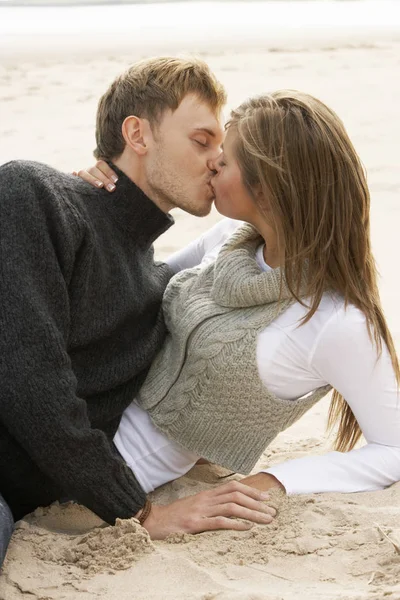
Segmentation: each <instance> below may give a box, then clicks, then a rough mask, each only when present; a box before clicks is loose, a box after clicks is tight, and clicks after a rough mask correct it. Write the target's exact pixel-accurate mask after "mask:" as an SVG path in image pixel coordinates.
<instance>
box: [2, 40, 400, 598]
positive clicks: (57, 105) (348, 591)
mask: <svg viewBox="0 0 400 600" xmlns="http://www.w3.org/2000/svg"><path fill="white" fill-rule="evenodd" d="M325 38H326V39H325V41H323V42H321V41H320V42H319V43H318V44H313V45H312V46H311V45H309V44H308V43H307V40H306V39H305V40H304V41H303V43H302V44H301V45H300V46H299V45H297V47H293V46H292V45H291V44H290V43H288V42H285V43H282V44H277V45H275V46H274V47H271V46H270V47H268V45H267V44H266V45H264V46H262V47H260V48H259V49H254V48H247V47H245V46H243V47H235V43H234V41H232V43H231V44H230V46H227V47H226V48H225V49H223V50H221V51H218V52H214V53H210V52H209V51H207V50H206V48H202V56H203V57H205V58H206V60H208V62H209V63H210V65H211V66H212V68H213V69H214V70H215V71H216V73H217V75H218V76H219V77H220V79H221V80H222V81H223V83H224V84H225V85H226V87H227V90H228V93H229V106H230V107H233V106H235V105H237V104H238V103H239V102H240V101H241V100H243V99H244V98H245V97H246V96H248V95H253V94H258V93H261V92H263V91H268V90H272V89H277V88H282V87H289V88H297V89H301V90H304V91H308V92H311V93H313V94H315V95H317V96H319V97H320V98H321V99H323V100H324V101H326V102H327V103H328V104H329V105H331V106H332V107H333V108H334V109H336V111H337V112H338V113H339V114H340V115H341V117H342V118H343V120H344V121H345V124H346V125H347V127H348V130H349V132H350V134H351V136H352V138H353V140H354V142H355V145H356V147H357V148H358V150H359V153H360V155H361V157H362V159H363V161H364V163H365V165H366V168H367V170H368V174H369V182H370V187H371V192H372V233H373V245H374V249H375V252H376V256H377V259H378V263H379V267H380V271H381V275H382V278H381V291H382V299H383V303H384V307H385V309H386V314H387V318H388V321H389V324H390V327H391V329H392V331H393V333H394V336H395V339H396V341H397V343H399V341H400V313H399V311H398V310H397V306H398V302H399V299H400V288H399V286H398V282H397V258H398V252H397V251H396V245H397V243H398V231H397V228H398V224H399V222H400V221H399V211H400V209H399V203H398V198H399V192H400V169H399V166H400V164H399V163H400V160H399V156H400V151H399V150H400V148H399V139H400V119H399V115H398V106H399V103H398V98H399V96H400V77H399V73H400V33H399V36H398V41H396V40H395V39H393V36H391V37H390V39H389V38H385V37H384V36H382V35H379V36H375V37H374V36H372V35H371V37H370V38H369V40H368V42H363V43H358V42H357V43H355V42H354V40H353V38H352V37H351V36H350V35H349V37H348V39H347V40H342V41H341V42H338V41H337V37H336V38H335V40H336V41H334V42H332V40H330V37H329V32H327V33H326V36H325ZM135 48H136V46H135ZM75 50H76V48H75ZM165 50H166V51H168V50H169V49H168V48H166V49H165ZM157 51H159V50H157ZM24 53H25V54H24V56H25V58H24V59H21V56H20V55H19V56H18V57H17V56H15V59H13V57H12V55H11V54H9V55H8V56H7V60H3V61H2V63H1V66H0V139H1V146H0V163H1V162H5V161H6V160H9V159H12V158H31V159H36V160H40V161H44V162H48V163H50V164H52V165H54V166H56V167H58V168H61V169H64V170H67V171H69V170H72V169H75V168H80V167H83V166H86V165H89V164H91V160H92V159H91V149H92V148H93V146H94V144H93V126H94V115H95V109H96V101H97V99H98V97H99V96H100V95H101V93H102V92H103V91H104V89H105V88H106V86H107V85H108V83H109V82H110V81H111V80H112V78H113V77H114V76H115V74H116V73H118V72H119V71H120V70H122V69H123V68H124V67H125V66H127V65H128V64H129V63H131V62H133V61H134V60H136V59H137V58H139V57H141V56H145V55H149V54H153V53H154V52H153V50H152V49H151V48H146V49H145V50H143V51H140V52H139V51H138V50H137V48H136V49H135V50H132V51H130V52H125V53H124V54H120V53H118V52H115V53H110V52H109V51H108V48H107V52H105V51H104V49H103V50H102V47H101V44H97V46H96V47H94V48H93V52H92V53H91V55H90V56H88V55H87V54H85V55H84V56H83V55H82V56H81V57H79V56H78V58H76V57H75V56H74V57H72V56H71V54H70V53H69V52H65V53H64V54H62V53H58V54H57V57H56V58H55V57H52V54H51V52H48V53H47V54H46V55H44V54H43V44H42V45H41V51H40V52H37V53H35V46H34V45H33V46H31V47H29V48H27V47H24ZM28 54H29V56H28ZM78 54H79V52H78ZM175 216H176V226H175V227H174V228H173V230H170V231H169V232H168V233H167V234H166V235H164V236H163V237H162V239H161V240H159V241H158V243H157V254H158V256H159V257H160V258H162V257H163V256H166V255H168V253H170V252H172V251H174V250H175V249H177V248H178V247H180V246H182V245H183V244H185V243H187V242H188V241H190V240H191V239H193V237H194V236H197V235H199V234H200V233H201V232H202V231H204V230H205V229H206V228H207V227H209V226H210V225H211V224H212V223H214V222H215V221H216V220H217V219H218V218H219V216H218V215H217V214H216V213H212V214H211V215H210V216H209V217H208V218H206V219H195V218H193V217H189V216H187V215H185V214H182V213H179V212H177V213H176V215H175ZM326 412H327V402H326V401H325V402H322V403H320V404H319V405H318V406H317V407H315V408H314V410H313V411H311V412H310V413H309V414H308V415H306V417H305V418H303V419H302V421H301V422H300V423H298V424H296V426H294V427H293V428H291V429H290V430H289V431H287V432H285V433H284V434H282V435H281V436H280V437H279V438H278V439H277V440H276V442H275V443H274V444H273V446H271V447H270V448H269V449H268V451H267V452H266V453H265V455H264V456H263V457H262V460H261V461H260V464H262V465H269V464H273V463H276V462H280V461H283V460H286V459H289V458H293V457H299V456H303V455H304V454H308V453H322V452H324V451H327V450H328V449H329V448H330V440H329V439H328V438H327V437H326V436H325V420H326ZM221 474H224V471H222V470H221V469H219V468H217V467H212V466H202V467H196V468H195V469H194V470H193V471H192V472H191V473H189V474H188V476H187V477H184V478H182V479H180V480H178V481H176V482H174V483H172V484H169V485H167V486H164V487H163V488H161V489H160V490H158V491H157V493H156V494H155V497H156V499H158V500H159V501H161V502H166V501H168V500H171V499H174V498H177V497H180V496H182V495H185V494H188V493H194V492H196V491H198V490H200V489H204V488H206V487H208V486H210V485H215V484H216V483H218V477H219V476H220V475H221ZM275 502H276V503H277V505H278V506H279V516H278V518H277V519H276V521H275V523H274V524H273V525H271V526H266V527H261V526H257V527H255V528H254V529H253V530H251V531H250V532H246V533H241V534H232V533H227V532H223V533H212V534H202V535H198V536H188V535H176V536H173V537H172V538H171V539H169V540H167V541H165V542H155V543H153V542H151V541H150V540H149V539H148V537H147V536H146V533H145V532H144V530H141V529H140V528H139V527H138V526H137V524H136V523H135V522H134V521H126V522H121V523H118V524H117V525H116V527H113V528H112V527H101V526H100V527H98V526H99V525H101V523H99V522H98V520H97V518H96V517H95V516H94V515H92V514H91V513H89V512H88V511H86V509H83V508H82V507H77V506H74V505H67V506H63V507H59V506H53V507H51V508H50V509H39V510H38V511H36V513H35V514H34V515H31V516H30V517H28V518H27V519H26V520H24V521H23V522H20V523H19V524H18V526H17V529H16V532H15V534H14V537H13V539H12V542H11V545H10V549H9V554H8V557H7V559H6V563H5V566H4V569H3V573H2V575H1V578H0V599H1V600H19V599H22V598H28V597H29V598H33V599H37V600H39V599H40V600H53V599H54V600H61V599H65V600H70V599H77V600H89V599H90V600H92V599H95V598H96V599H101V600H103V599H104V600H105V599H107V600H117V599H118V600H128V599H129V600H158V599H160V600H166V599H171V600H172V599H174V600H194V599H196V600H197V599H198V600H200V599H201V600H214V599H215V600H267V599H268V600H278V599H279V600H283V599H284V600H292V599H295V598H296V599H297V600H305V599H307V600H320V599H321V598H324V599H326V600H328V599H338V598H340V599H342V600H349V599H354V600H355V599H357V600H361V599H370V600H372V599H374V600H383V599H384V598H386V597H387V598H388V599H390V600H398V599H400V554H399V552H400V550H399V546H398V545H397V546H396V540H397V542H399V541H400V484H397V485H395V486H393V487H392V488H390V489H387V490H384V491H382V492H374V493H363V494H350V495H344V494H321V495H311V496H301V497H291V498H279V497H278V498H276V499H275Z"/></svg>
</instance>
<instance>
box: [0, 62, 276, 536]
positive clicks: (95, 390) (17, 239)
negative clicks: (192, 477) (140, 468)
mask: <svg viewBox="0 0 400 600" xmlns="http://www.w3.org/2000/svg"><path fill="white" fill-rule="evenodd" d="M224 102H225V92H224V90H223V88H222V86H221V84H219V83H218V81H217V80H216V79H215V77H214V76H213V75H212V74H211V73H210V71H209V69H208V67H207V65H206V64H205V63H203V62H200V61H185V60H181V59H173V58H164V59H152V60H147V61H143V62H141V63H138V64H136V65H134V66H133V67H132V68H131V69H129V70H128V71H127V72H126V73H124V74H122V75H121V76H120V77H118V78H117V79H116V80H115V81H114V82H113V84H112V85H111V86H110V88H109V90H108V91H107V92H106V93H105V95H104V96H103V97H102V98H101V100H100V103H99V107H98V114H97V125H96V141H97V148H96V151H95V155H96V156H98V157H99V156H102V157H105V158H108V159H109V161H110V164H112V166H113V169H114V170H116V172H117V174H118V177H119V183H118V187H117V190H116V191H115V193H114V197H113V202H110V201H109V198H107V197H106V196H107V192H106V191H105V190H104V189H92V188H90V187H89V186H87V185H86V184H85V183H83V182H82V181H80V180H79V179H78V178H74V177H72V176H68V175H65V174H62V173H60V172H58V171H56V170H55V169H52V168H50V167H48V166H45V165H40V164H38V163H33V162H12V163H9V164H6V165H3V166H2V167H0V198H1V202H0V286H1V297H2V301H1V308H0V330H1V336H0V388H1V402H0V481H1V492H2V494H3V496H4V498H5V500H6V501H7V502H8V504H9V506H10V508H11V510H12V513H13V516H14V519H19V518H21V517H22V516H23V515H25V514H26V513H28V512H30V511H31V510H33V509H34V508H36V507H37V506H39V505H46V504H49V503H51V502H53V501H54V500H57V499H63V498H73V499H74V500H76V501H78V502H80V503H82V504H84V505H85V506H87V507H88V508H90V509H91V510H93V511H94V512H95V513H97V514H98V515H99V516H100V517H102V518H103V519H104V520H105V521H107V522H108V523H114V522H115V519H116V518H117V517H119V518H129V517H132V516H137V517H138V518H139V520H140V521H141V522H144V520H146V523H145V526H146V528H147V529H148V530H149V532H150V534H151V535H152V536H153V537H154V538H157V537H158V538H159V537H165V535H167V534H168V533H171V532H172V531H189V532H196V531H203V530H205V529H213V528H220V527H224V528H226V527H228V528H235V529H245V528H248V525H245V524H244V523H241V522H239V521H232V520H230V519H229V520H228V519H226V517H229V516H232V515H234V516H239V517H240V516H243V517H247V518H250V519H251V518H252V517H257V516H259V512H258V511H260V512H261V513H264V512H265V511H264V510H263V507H262V505H261V503H260V502H258V501H259V500H260V499H261V497H262V496H261V494H260V493H259V492H258V491H256V490H252V489H251V488H248V487H247V486H243V485H241V484H237V483H233V484H227V486H222V487H221V488H219V490H218V492H207V493H203V494H198V495H197V496H194V497H192V498H187V499H184V500H180V501H178V502H175V503H172V504H171V505H168V506H164V507H153V510H152V511H151V513H150V515H149V509H150V505H149V503H148V501H146V495H145V493H144V492H143V490H142V489H141V487H140V485H139V483H138V482H137V480H136V478H135V476H134V474H133V472H132V471H131V470H130V469H129V468H128V467H127V465H126V464H125V463H124V461H123V460H122V459H121V457H120V456H119V455H118V453H117V451H116V449H115V447H114V446H113V443H112V440H113V436H114V434H115V432H116V429H117V427H118V424H119V421H120V418H121V414H122V412H123V411H124V409H125V408H126V407H127V406H128V404H129V403H130V402H131V400H132V398H133V397H134V396H135V394H136V392H137V391H138V390H139V388H140V385H141V384H142V382H143V381H144V378H145V376H146V373H147V371H148V368H149V366H150V364H151V361H152V359H153V357H154V355H155V354H156V352H157V350H158V349H159V347H160V345H161V344H162V342H163V339H164V335H165V330H164V323H163V320H162V315H161V310H160V308H161V299H162V294H163V291H164V289H165V286H166V285H167V282H168V280H169V278H170V276H171V273H170V271H169V269H168V267H167V266H166V265H163V264H161V263H154V261H153V249H152V243H153V242H154V240H155V239H156V238H157V237H158V236H159V235H160V234H162V233H163V232H164V231H165V230H166V229H168V228H169V227H170V226H171V224H172V223H173V220H172V218H171V217H170V216H169V215H168V211H169V210H170V209H171V208H173V207H175V206H179V207H180V208H182V209H184V210H186V211H188V212H190V213H191V214H194V215H199V216H202V215H206V214H208V212H209V211H210V208H211V205H212V201H213V193H212V188H211V186H210V178H211V175H212V168H211V164H212V161H213V160H214V159H215V158H216V156H217V155H218V153H219V147H220V144H221V142H222V136H223V132H222V128H221V124H220V111H221V108H222V105H223V104H224ZM221 490H222V492H221ZM217 497H220V498H223V504H221V503H219V502H218V501H217V500H216V498H217ZM221 502H222V500H221ZM228 505H229V506H228ZM231 505H232V506H233V505H234V506H233V508H234V510H232V506H231ZM227 506H228V508H229V510H228V509H227ZM246 507H247V508H246ZM264 516H265V515H264V514H263V517H264ZM205 517H207V519H206V518H205ZM254 520H256V518H254ZM228 521H229V522H228Z"/></svg>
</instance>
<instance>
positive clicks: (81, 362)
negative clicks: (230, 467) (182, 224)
mask: <svg viewBox="0 0 400 600" xmlns="http://www.w3.org/2000/svg"><path fill="white" fill-rule="evenodd" d="M115 170H116V171H117V172H118V175H119V182H118V186H117V190H116V191H115V192H114V194H113V195H112V196H110V195H109V194H108V193H107V192H106V191H105V190H101V189H100V190H99V189H95V188H92V187H91V186H89V185H87V184H85V183H84V182H82V181H81V180H80V179H79V178H77V177H72V176H70V175H65V174H63V173H60V172H58V171H56V170H55V169H52V168H50V167H48V166H45V165H41V164H38V163H33V162H12V163H8V164H6V165H3V166H2V167H1V168H0V293H1V303H0V331H1V335H0V390H1V392H0V490H1V493H2V494H3V496H4V498H5V500H6V501H7V502H8V504H9V505H10V508H11V510H12V511H13V514H14V517H15V518H16V519H18V518H20V517H21V516H23V515H24V514H25V513H27V512H29V511H31V510H33V509H34V508H36V507H37V506H39V505H46V504H49V503H51V502H53V501H54V500H59V499H61V498H64V497H70V498H73V499H75V500H77V501H78V502H81V503H82V504H84V505H86V506H87V507H88V508H90V509H91V510H93V511H94V512H95V513H97V514H98V515H99V516H100V517H102V518H103V519H105V520H106V521H108V522H110V523H113V522H114V521H115V519H116V518H117V517H120V518H128V517H131V516H132V515H133V514H135V513H136V512H137V511H138V510H139V509H140V508H141V507H142V506H143V505H144V503H145V499H146V496H145V494H144V492H143V490H142V489H141V487H140V486H139V484H138V482H137V481H136V479H135V477H134V475H133V473H132V471H131V470H130V469H129V468H128V467H127V465H126V464H125V463H124V461H123V460H122V459H121V458H120V457H119V456H118V455H117V453H116V450H115V448H114V447H113V444H112V440H113V437H114V434H115V432H116V430H117V428H118V425H119V421H120V417H121V415H122V412H123V411H124V409H125V408H126V407H127V406H128V405H129V403H130V402H131V401H132V398H133V397H134V396H135V394H136V393H137V391H138V389H139V387H140V385H141V384H142V383H143V381H144V379H145V377H146V374H147V372H148V368H149V366H150V364H151V361H152V359H153V357H154V356H155V354H156V353H157V351H158V350H159V348H160V347H161V345H162V342H163V340H164V337H165V325H164V322H163V318H162V311H161V301H162V295H163V292H164V289H165V287H166V285H167V282H168V281H169V279H170V277H171V275H172V273H171V272H170V269H169V268H168V267H167V266H166V265H165V264H161V263H154V258H153V248H152V242H153V241H154V240H155V238H157V237H158V236H159V235H160V234H161V233H163V232H164V231H165V230H166V229H167V228H168V227H169V226H170V225H171V224H172V222H173V220H172V219H171V217H170V216H168V215H166V214H164V213H163V212H162V211H160V210H159V209H158V208H157V206H156V205H155V204H154V203H153V202H151V201H150V200H149V198H147V197H146V196H145V195H144V194H143V192H142V191H141V190H140V189H139V188H138V187H137V186H136V185H135V184H134V183H133V182H132V181H130V180H129V179H128V178H127V177H126V176H125V175H124V174H123V173H122V172H120V171H119V170H118V169H116V168H115Z"/></svg>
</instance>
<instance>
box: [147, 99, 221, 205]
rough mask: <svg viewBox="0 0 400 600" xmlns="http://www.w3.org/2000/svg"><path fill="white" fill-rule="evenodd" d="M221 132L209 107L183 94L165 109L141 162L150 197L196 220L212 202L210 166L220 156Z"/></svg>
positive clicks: (218, 122)
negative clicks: (180, 210)
mask: <svg viewBox="0 0 400 600" xmlns="http://www.w3.org/2000/svg"><path fill="white" fill-rule="evenodd" d="M223 137H224V131H223V128H222V125H221V123H220V121H219V119H218V116H217V115H215V114H214V113H213V111H212V110H211V108H210V107H209V106H208V105H207V104H206V103H205V102H204V101H202V100H200V99H199V98H198V97H197V96H195V95H193V94H189V95H187V96H186V97H185V98H184V99H183V100H182V102H181V103H180V105H179V106H178V108H177V109H176V110H175V111H174V112H172V111H171V110H168V111H167V112H166V113H165V114H164V115H163V118H162V120H161V122H160V124H159V126H158V127H157V128H155V130H154V135H153V136H152V140H151V143H150V144H149V147H148V152H147V156H146V161H145V169H146V180H147V184H148V186H149V190H150V196H153V197H158V198H159V199H160V200H162V202H163V203H167V204H170V205H171V206H172V207H178V208H181V209H182V210H184V211H186V212H188V213H190V214H192V215H196V216H199V217H202V216H205V215H207V214H208V213H209V212H210V210H211V206H212V203H213V200H214V192H213V189H212V187H211V185H210V180H211V177H212V175H213V171H212V165H213V161H214V160H215V158H216V157H217V156H218V155H219V153H220V147H221V143H222V141H223Z"/></svg>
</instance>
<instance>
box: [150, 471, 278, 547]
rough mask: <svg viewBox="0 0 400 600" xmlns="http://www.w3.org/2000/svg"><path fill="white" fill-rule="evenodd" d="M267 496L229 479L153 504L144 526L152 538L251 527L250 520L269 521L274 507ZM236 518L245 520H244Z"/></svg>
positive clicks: (242, 529)
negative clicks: (177, 498)
mask: <svg viewBox="0 0 400 600" xmlns="http://www.w3.org/2000/svg"><path fill="white" fill-rule="evenodd" d="M267 498H268V494H266V493H263V492H260V491H259V490H256V489H253V488H251V487H249V486H247V485H244V484H243V483H240V482H238V481H231V482H229V483H226V484H224V485H221V486H219V487H217V488H215V489H212V490H208V491H206V492H200V493H198V494H195V495H193V496H188V497H187V498H182V499H180V500H176V501H175V502H172V503H171V504H168V505H165V506H161V505H154V504H153V507H152V511H151V513H150V515H149V517H148V518H147V519H146V521H145V522H144V524H143V526H144V527H145V528H146V529H147V531H148V532H149V534H150V537H151V538H152V539H154V540H162V539H164V538H166V537H167V536H168V535H170V534H171V533H177V532H184V533H201V532H203V531H213V530H216V529H234V530H236V531H246V530H248V529H251V527H252V523H262V524H267V523H271V521H272V519H273V517H274V516H275V515H276V510H275V509H274V508H271V507H269V506H267V505H266V504H265V500H266V499H267ZM237 519H245V522H243V521H241V520H237Z"/></svg>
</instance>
